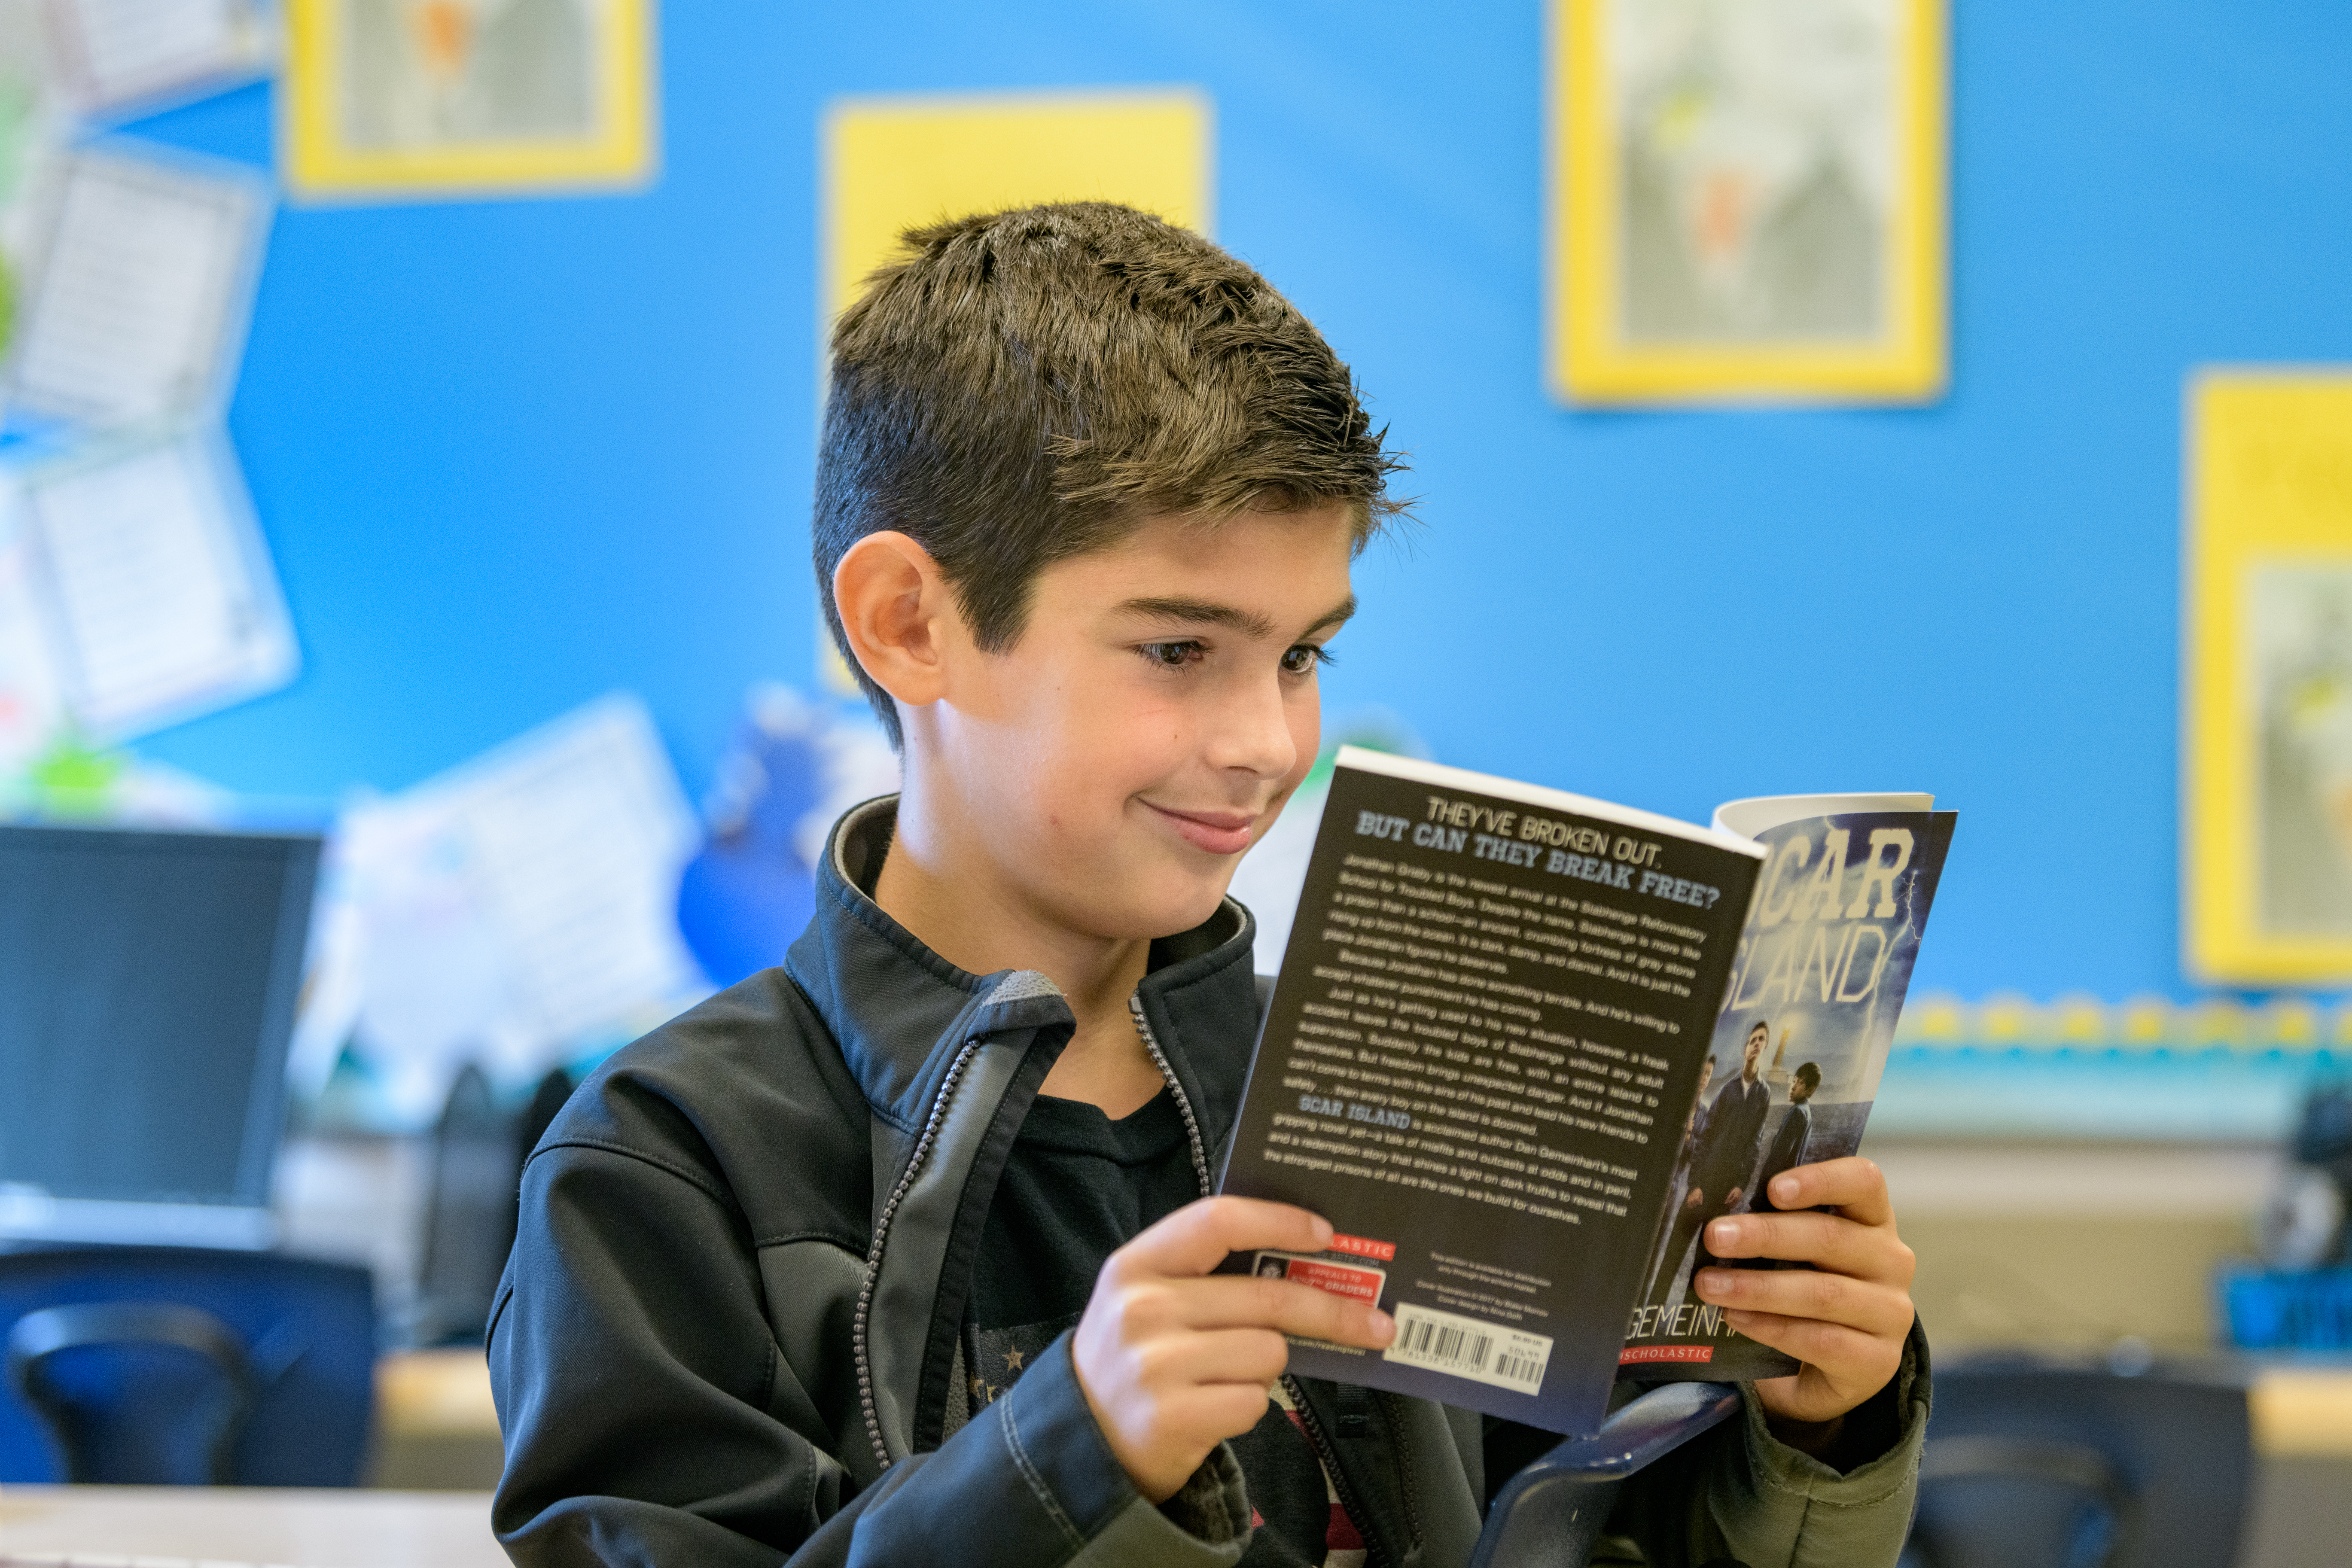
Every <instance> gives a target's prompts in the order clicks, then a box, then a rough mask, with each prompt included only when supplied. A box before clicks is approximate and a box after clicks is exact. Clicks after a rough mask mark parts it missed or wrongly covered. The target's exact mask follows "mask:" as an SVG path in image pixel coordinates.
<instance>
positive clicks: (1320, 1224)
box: [1308, 1214, 1338, 1247]
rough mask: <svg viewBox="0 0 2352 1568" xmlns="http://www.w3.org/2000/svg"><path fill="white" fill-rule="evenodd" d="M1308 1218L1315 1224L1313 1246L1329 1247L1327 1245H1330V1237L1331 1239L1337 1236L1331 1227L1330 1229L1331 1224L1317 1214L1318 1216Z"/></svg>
mask: <svg viewBox="0 0 2352 1568" xmlns="http://www.w3.org/2000/svg"><path fill="white" fill-rule="evenodd" d="M1308 1217H1309V1218H1311V1219H1312V1220H1314V1222H1315V1245H1316V1246H1318V1247H1328V1246H1329V1245H1330V1242H1331V1237H1333V1236H1335V1235H1337V1234H1338V1233H1337V1232H1336V1231H1334V1230H1333V1229H1332V1227H1331V1222H1330V1221H1329V1220H1328V1219H1325V1218H1324V1217H1323V1216H1322V1215H1319V1214H1318V1215H1309V1216H1308Z"/></svg>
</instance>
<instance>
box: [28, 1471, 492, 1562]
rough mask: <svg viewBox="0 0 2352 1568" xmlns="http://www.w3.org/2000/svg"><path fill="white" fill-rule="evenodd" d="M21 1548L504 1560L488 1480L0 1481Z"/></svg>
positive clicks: (233, 1558) (233, 1556)
mask: <svg viewBox="0 0 2352 1568" xmlns="http://www.w3.org/2000/svg"><path fill="white" fill-rule="evenodd" d="M19 1552H22V1553H24V1554H26V1555H27V1556H32V1557H36V1558H40V1559H46V1560H47V1561H49V1562H52V1563H54V1562H56V1561H57V1560H58V1554H59V1553H71V1554H77V1555H79V1554H81V1553H88V1554H89V1555H91V1556H94V1557H95V1556H101V1555H111V1556H114V1557H117V1558H122V1557H178V1558H204V1559H210V1560H213V1561H215V1562H221V1561H226V1562H231V1563H290V1564H296V1565H298V1568H507V1555H506V1553H505V1552H503V1551H501V1550H500V1549H499V1543H498V1542H496V1541H495V1540H493V1539H492V1538H491V1536H490V1498H489V1494H488V1492H381V1491H360V1490H351V1491H304V1490H296V1489H264V1488H241V1487H221V1488H207V1487H19V1486H11V1487H0V1562H5V1561H6V1560H7V1559H8V1558H9V1557H11V1556H14V1555H16V1553H19Z"/></svg>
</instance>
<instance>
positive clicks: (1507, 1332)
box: [1382, 1301, 1551, 1394]
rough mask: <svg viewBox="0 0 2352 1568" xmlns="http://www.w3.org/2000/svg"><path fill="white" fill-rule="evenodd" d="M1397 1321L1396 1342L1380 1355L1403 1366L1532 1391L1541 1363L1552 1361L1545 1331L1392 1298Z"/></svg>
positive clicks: (1540, 1373)
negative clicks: (1507, 1324) (1510, 1327)
mask: <svg viewBox="0 0 2352 1568" xmlns="http://www.w3.org/2000/svg"><path fill="white" fill-rule="evenodd" d="M1396 1322H1397V1332H1396V1340H1395V1342H1394V1343H1392V1344H1391V1345H1390V1346H1389V1348H1388V1349H1387V1351H1386V1352H1382V1359H1384V1360H1387V1361H1394V1362H1402V1363H1404V1364H1405V1365H1407V1366H1419V1367H1426V1368H1428V1369H1429V1370H1430V1371H1431V1372H1443V1373H1452V1374H1453V1375H1454V1376H1455V1377H1466V1378H1469V1379H1471V1380H1472V1381H1473V1382H1475V1383H1488V1384H1494V1385H1495V1386H1496V1388H1511V1389H1517V1391H1518V1392H1519V1393H1521V1394H1534V1393H1537V1392H1538V1391H1539V1390H1541V1389H1542V1387H1543V1380H1544V1368H1546V1367H1548V1366H1549V1365H1550V1364H1551V1339H1550V1337H1549V1335H1545V1334H1530V1333H1528V1332H1526V1331H1523V1330H1519V1329H1509V1328H1505V1327H1504V1326H1503V1325H1501V1324H1500V1323H1482V1322H1480V1321H1478V1320H1477V1319H1475V1318H1465V1317H1463V1316H1462V1315H1461V1314H1460V1313H1458V1312H1441V1311H1439V1310H1437V1309H1436V1308H1434V1307H1416V1306H1414V1305H1413V1304H1412V1302H1410V1301H1400V1302H1398V1303H1397V1307H1396Z"/></svg>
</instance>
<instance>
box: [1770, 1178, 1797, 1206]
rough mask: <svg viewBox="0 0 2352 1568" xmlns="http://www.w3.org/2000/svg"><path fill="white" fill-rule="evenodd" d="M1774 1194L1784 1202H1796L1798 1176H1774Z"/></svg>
mask: <svg viewBox="0 0 2352 1568" xmlns="http://www.w3.org/2000/svg"><path fill="white" fill-rule="evenodd" d="M1772 1195H1773V1196H1774V1197H1775V1198H1778V1199H1779V1200H1780V1202H1782V1203H1784V1204H1792V1203H1795V1202H1796V1201H1797V1178H1796V1177H1794V1176H1775V1177H1773V1178H1772Z"/></svg>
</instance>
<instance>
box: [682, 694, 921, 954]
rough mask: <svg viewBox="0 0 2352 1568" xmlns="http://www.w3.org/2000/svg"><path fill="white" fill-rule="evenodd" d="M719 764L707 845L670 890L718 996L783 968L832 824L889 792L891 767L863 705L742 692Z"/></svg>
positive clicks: (801, 925) (803, 920)
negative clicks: (741, 709) (741, 707)
mask: <svg viewBox="0 0 2352 1568" xmlns="http://www.w3.org/2000/svg"><path fill="white" fill-rule="evenodd" d="M745 710H746V711H745V713H744V716H743V722H742V723H741V724H740V726H739V727H738V728H737V730H736V732H735V738H734V740H733V741H732V742H730V745H729V746H728V748H727V752H726V754H725V755H724V756H722V757H721V758H720V759H719V776H718V779H717V781H716V782H715V783H714V784H712V786H711V790H710V795H709V800H708V801H707V802H706V803H705V805H704V816H705V818H706V820H707V821H708V823H709V837H708V838H707V839H706V840H705V841H704V843H703V846H702V848H701V850H700V852H699V853H698V854H697V855H696V856H695V857H694V858H693V859H692V860H691V861H690V862H688V865H687V868H686V872H685V875H684V876H683V877H682V878H681V879H680V880H679V882H678V890H677V923H678V929H679V931H681V932H682V933H683V934H684V936H685V938H686V942H687V945H688V947H690V948H692V949H693V951H694V956H695V958H696V959H697V961H698V962H699V963H701V965H702V971H703V973H705V974H708V975H709V977H710V978H711V980H712V981H714V982H715V983H717V984H720V985H731V984H734V983H735V982H736V981H738V980H740V979H742V978H744V977H745V976H746V975H749V974H751V973H756V972H757V971H759V970H762V969H766V968H768V967H770V966H771V965H772V964H777V963H782V962H783V960H784V950H785V949H787V948H789V947H790V946H791V945H792V944H793V942H794V941H795V940H797V939H798V938H799V936H800V934H801V932H802V931H803V929H805V928H806V926H807V925H808V922H809V917H810V916H811V915H812V914H814V912H815V910H816V865H817V860H818V858H819V857H821V856H822V855H823V854H824V847H825V842H826V837H827V836H828V835H829V834H830V833H831V832H832V831H833V825H834V823H835V821H837V820H838V819H839V818H840V816H841V814H842V813H843V812H845V811H847V810H848V809H849V808H850V807H851V806H853V805H857V804H858V803H859V802H861V801H866V800H871V799H873V798H874V797H875V796H876V795H888V794H890V793H892V792H893V791H895V790H897V789H898V753H897V752H893V751H892V750H891V749H890V742H889V741H888V740H887V739H886V738H885V737H884V735H883V733H882V726H881V724H880V723H879V722H877V721H876V720H875V718H874V716H873V714H872V713H871V712H870V711H868V710H866V706H865V704H863V703H859V704H858V705H857V706H856V707H854V708H852V707H847V706H845V705H843V704H841V703H838V702H826V703H819V702H812V701H810V700H807V699H806V698H803V696H801V694H800V693H799V692H797V691H794V690H793V689H791V688H790V687H786V686H781V685H776V684H773V683H765V682H763V683H762V684H761V685H758V686H755V687H753V688H752V689H751V695H750V698H749V700H747V702H746V703H745Z"/></svg>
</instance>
